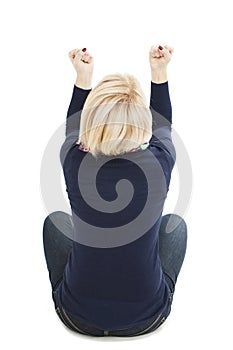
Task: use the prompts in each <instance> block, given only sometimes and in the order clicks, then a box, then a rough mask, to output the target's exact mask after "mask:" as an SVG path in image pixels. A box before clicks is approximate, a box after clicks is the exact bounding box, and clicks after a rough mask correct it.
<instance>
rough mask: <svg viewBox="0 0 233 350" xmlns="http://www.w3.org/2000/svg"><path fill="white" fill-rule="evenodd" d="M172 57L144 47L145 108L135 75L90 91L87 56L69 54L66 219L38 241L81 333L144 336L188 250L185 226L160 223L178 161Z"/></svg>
mask: <svg viewBox="0 0 233 350" xmlns="http://www.w3.org/2000/svg"><path fill="white" fill-rule="evenodd" d="M172 54H173V48H171V47H169V46H168V45H164V47H162V46H152V47H151V49H150V52H149V62H150V67H151V96H150V106H149V107H147V105H146V98H145V95H144V94H143V91H142V89H141V87H140V84H139V82H138V81H137V80H136V79H135V77H133V76H132V75H130V74H124V75H123V74H120V73H117V74H112V75H108V76H106V77H104V78H103V79H102V80H101V81H100V82H99V83H98V84H97V86H96V87H95V88H94V89H92V87H91V86H92V75H93V67H94V60H93V57H92V56H91V54H90V53H89V52H88V51H87V50H86V49H82V50H80V49H75V50H73V51H71V52H70V53H69V57H70V59H71V62H72V64H73V65H74V68H75V70H76V72H77V79H76V82H75V84H74V87H73V94H72V99H71V102H70V105H69V109H68V113H67V121H66V138H65V141H64V143H63V145H62V147H61V151H60V160H61V164H62V168H63V172H64V177H65V182H66V191H67V194H68V197H69V201H70V205H71V211H72V215H69V214H67V213H64V212H61V211H56V212H53V213H51V214H50V215H48V216H47V217H46V219H45V221H44V226H43V241H44V251H45V258H46V263H47V267H48V271H49V277H50V281H51V285H52V296H53V300H54V304H55V309H56V311H57V314H58V316H59V317H60V319H61V321H62V322H63V323H64V324H65V325H66V326H67V327H68V328H69V329H71V330H73V331H75V332H78V333H80V334H85V335H91V336H122V337H124V336H125V337H128V336H138V335H142V334H146V333H150V332H152V331H154V330H155V329H157V328H158V327H159V326H160V325H161V324H162V323H163V322H164V321H165V320H166V318H167V317H168V315H169V313H170V311H171V304H172V299H173V294H174V290H175V284H176V281H177V277H178V274H179V272H180V269H181V266H182V263H183V260H184V257H185V252H186V242H187V227H186V223H185V221H184V220H183V219H182V218H181V217H180V216H178V215H176V214H167V215H164V216H162V211H163V206H164V202H165V199H166V196H167V192H168V190H169V183H170V178H171V172H172V169H173V166H174V163H175V148H174V145H173V143H172V139H171V123H172V108H171V102H170V96H169V90H168V80H167V65H168V63H169V62H170V60H171V56H172ZM169 225H170V226H169ZM171 226H172V229H171ZM169 227H170V229H169Z"/></svg>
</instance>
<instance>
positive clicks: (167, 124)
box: [150, 81, 176, 164]
mask: <svg viewBox="0 0 233 350" xmlns="http://www.w3.org/2000/svg"><path fill="white" fill-rule="evenodd" d="M150 111H151V114H152V138H151V140H150V144H151V145H152V146H153V145H154V146H155V147H159V148H162V149H163V150H164V151H165V152H167V153H168V154H169V156H170V157H171V158H172V160H173V164H174V163H175V159H176V151H175V147H174V144H173V142H172V138H171V131H172V128H171V125H172V106H171V100H170V94H169V87H168V82H164V83H160V84H156V83H154V82H152V81H151V95H150Z"/></svg>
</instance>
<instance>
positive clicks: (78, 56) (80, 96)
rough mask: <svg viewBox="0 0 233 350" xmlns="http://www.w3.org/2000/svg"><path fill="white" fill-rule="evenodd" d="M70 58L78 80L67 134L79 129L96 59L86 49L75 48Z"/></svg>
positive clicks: (67, 125) (68, 115)
mask: <svg viewBox="0 0 233 350" xmlns="http://www.w3.org/2000/svg"><path fill="white" fill-rule="evenodd" d="M69 58H70V60H71V62H72V64H73V66H74V69H75V71H76V74H77V76H76V81H75V84H74V87H73V94H72V98H71V102H70V105H69V108H68V112H67V122H66V136H67V135H68V134H70V133H73V132H75V131H78V130H79V125H80V115H81V112H82V109H83V105H84V103H85V100H86V98H87V96H88V94H89V93H90V91H91V84H92V75H93V69H94V59H93V57H92V56H91V54H90V53H89V52H88V51H86V49H85V48H84V49H82V50H80V49H74V50H72V51H70V52H69Z"/></svg>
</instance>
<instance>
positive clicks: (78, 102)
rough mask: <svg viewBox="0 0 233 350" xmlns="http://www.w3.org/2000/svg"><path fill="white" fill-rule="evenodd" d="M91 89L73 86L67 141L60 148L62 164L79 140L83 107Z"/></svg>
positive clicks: (67, 122)
mask: <svg viewBox="0 0 233 350" xmlns="http://www.w3.org/2000/svg"><path fill="white" fill-rule="evenodd" d="M90 91H91V89H82V88H80V87H77V86H76V85H74V87H73V93H72V97H71V101H70V104H69V108H68V111H67V118H66V128H65V141H64V143H63V144H62V146H61V150H60V161H61V164H62V166H63V164H64V161H65V158H66V155H67V153H68V151H69V150H70V148H71V147H72V146H73V145H74V144H75V143H76V142H77V139H78V136H79V128H80V118H81V113H82V109H83V106H84V103H85V101H86V98H87V96H88V95H89V93H90Z"/></svg>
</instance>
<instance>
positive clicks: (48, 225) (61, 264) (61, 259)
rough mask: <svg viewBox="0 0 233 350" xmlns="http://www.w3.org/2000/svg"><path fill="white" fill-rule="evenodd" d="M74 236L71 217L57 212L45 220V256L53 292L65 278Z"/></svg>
mask: <svg viewBox="0 0 233 350" xmlns="http://www.w3.org/2000/svg"><path fill="white" fill-rule="evenodd" d="M72 235H73V224H72V217H71V215H69V214H67V213H65V212H62V211H55V212H53V213H51V214H49V215H48V216H47V217H46V219H45V220H44V225H43V244H44V254H45V259H46V264H47V268H48V271H49V278H50V282H51V285H52V290H53V291H54V289H55V288H56V286H57V284H58V283H59V282H60V281H61V279H62V278H63V272H64V270H65V266H66V264H67V261H68V257H69V254H70V252H71V249H72V242H73V240H72Z"/></svg>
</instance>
